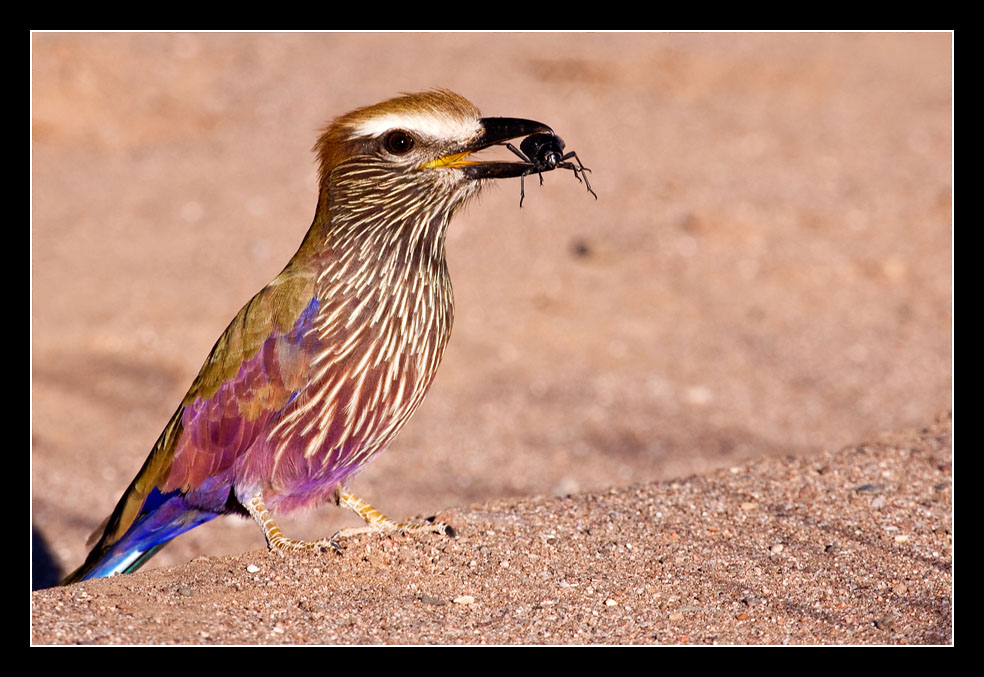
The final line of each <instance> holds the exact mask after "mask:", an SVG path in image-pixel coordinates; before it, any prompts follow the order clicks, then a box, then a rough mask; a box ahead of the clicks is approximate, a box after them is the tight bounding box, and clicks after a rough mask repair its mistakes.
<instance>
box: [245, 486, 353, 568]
mask: <svg viewBox="0 0 984 677" xmlns="http://www.w3.org/2000/svg"><path fill="white" fill-rule="evenodd" d="M246 509H247V510H248V511H249V514H250V515H252V516H253V519H255V520H256V521H257V523H258V524H259V525H260V528H261V529H263V535H264V536H265V537H266V542H267V546H268V547H269V548H270V550H272V551H274V552H278V553H284V552H287V551H290V550H311V551H314V552H332V551H334V552H336V553H339V554H341V552H342V547H341V546H340V545H339V544H338V541H336V540H335V539H334V538H319V539H318V540H316V541H301V540H297V539H295V538H287V537H286V536H284V534H283V532H282V531H280V527H279V526H277V523H276V522H274V521H273V518H272V517H271V516H270V512H269V511H268V510H267V507H266V505H264V503H263V493H262V492H260V491H258V492H256V495H255V496H253V498H251V499H250V501H249V503H247V504H246Z"/></svg>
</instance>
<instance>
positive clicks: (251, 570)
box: [246, 564, 260, 574]
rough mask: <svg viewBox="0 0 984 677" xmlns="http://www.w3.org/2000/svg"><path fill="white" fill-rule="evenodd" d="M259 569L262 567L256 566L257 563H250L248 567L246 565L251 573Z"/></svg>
mask: <svg viewBox="0 0 984 677" xmlns="http://www.w3.org/2000/svg"><path fill="white" fill-rule="evenodd" d="M259 570H260V567H258V566H256V565H255V564H250V565H249V566H248V567H246V571H248V572H249V573H251V574H255V573H256V572H257V571H259Z"/></svg>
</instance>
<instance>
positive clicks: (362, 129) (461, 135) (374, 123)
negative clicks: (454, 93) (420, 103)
mask: <svg viewBox="0 0 984 677" xmlns="http://www.w3.org/2000/svg"><path fill="white" fill-rule="evenodd" d="M351 129H352V135H353V136H370V137H377V136H379V135H381V134H382V133H383V132H386V131H388V130H390V129H405V130H407V131H409V132H417V133H418V134H421V135H422V136H426V137H430V138H432V139H449V138H450V139H462V140H464V139H470V138H472V137H474V136H478V135H479V134H480V133H481V131H482V127H481V125H480V124H479V123H478V120H477V119H474V118H472V119H468V118H462V117H459V116H455V115H438V114H435V113H432V112H430V111H419V112H417V111H415V112H407V113H385V114H383V115H375V116H373V117H370V118H367V119H365V120H361V121H360V122H358V123H356V124H354V125H352V128H351Z"/></svg>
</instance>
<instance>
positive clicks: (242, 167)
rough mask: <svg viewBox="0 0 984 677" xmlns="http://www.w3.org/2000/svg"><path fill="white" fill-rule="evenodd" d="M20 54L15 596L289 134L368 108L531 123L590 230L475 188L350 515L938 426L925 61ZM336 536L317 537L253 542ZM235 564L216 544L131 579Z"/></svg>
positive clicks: (562, 489)
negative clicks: (428, 338)
mask: <svg viewBox="0 0 984 677" xmlns="http://www.w3.org/2000/svg"><path fill="white" fill-rule="evenodd" d="M32 42H33V46H32V58H33V64H32V77H33V81H32V105H33V110H32V122H33V140H32V141H33V143H32V151H33V158H32V160H33V167H32V189H33V193H32V217H33V219H32V221H33V222H32V226H31V233H32V251H31V255H32V267H33V269H32V319H33V327H32V350H33V355H32V377H33V379H32V407H33V411H32V419H31V426H32V449H31V459H32V474H31V482H32V527H33V535H34V539H33V544H32V545H33V552H34V559H33V564H34V567H33V583H34V586H35V587H44V586H46V585H51V584H52V583H53V582H54V581H56V580H57V577H58V575H60V574H61V573H64V572H65V571H67V570H69V569H71V568H74V567H75V566H77V565H78V563H79V562H80V561H81V560H82V559H83V557H84V555H85V553H86V548H85V540H86V537H87V536H88V534H89V532H91V531H92V529H94V528H95V527H96V526H97V525H98V524H99V523H100V522H101V520H102V519H103V518H104V517H105V516H106V515H107V514H109V512H110V511H111V510H112V508H113V506H114V505H115V503H116V501H117V499H118V498H119V496H120V494H121V493H122V491H123V489H124V488H125V487H126V485H127V484H128V483H129V481H130V480H131V478H132V477H133V475H134V474H135V473H136V471H137V470H138V469H139V467H140V465H141V463H142V462H143V460H144V458H145V457H146V454H147V453H148V451H149V450H150V448H151V446H152V445H153V443H154V440H155V439H156V438H157V436H158V434H159V433H160V431H161V429H162V427H163V425H164V424H165V422H166V421H167V419H168V417H169V416H170V415H171V413H172V412H173V411H174V408H175V407H176V406H177V403H178V402H179V400H180V398H181V397H182V396H183V394H184V392H185V390H186V389H187V387H188V385H189V384H190V382H191V380H192V379H193V378H194V376H195V374H196V373H197V371H198V369H199V367H200V366H201V363H202V361H203V359H204V357H205V356H206V354H207V353H208V350H209V349H210V348H211V346H212V344H213V342H214V341H215V339H216V338H217V336H218V335H219V333H220V332H221V331H222V330H223V329H224V327H225V326H226V324H227V323H228V321H229V320H230V319H231V318H232V316H233V315H234V314H235V313H236V311H237V310H238V309H239V307H240V306H241V305H242V304H243V303H244V302H245V301H247V300H248V299H249V298H250V296H251V295H252V294H253V293H255V292H256V291H257V290H259V289H260V288H261V287H262V286H263V285H264V284H265V283H266V282H268V281H269V280H270V279H271V278H272V277H273V276H274V275H276V274H277V273H278V272H279V271H280V269H281V268H282V266H283V265H284V263H286V261H287V260H288V259H289V257H290V256H291V254H292V253H293V252H294V250H295V249H296V247H297V245H298V244H299V242H300V240H301V238H302V236H303V235H304V233H305V231H306V230H307V227H308V226H309V224H310V221H311V218H312V216H313V213H314V203H315V196H316V172H317V169H316V166H315V164H314V156H313V154H312V153H311V152H310V148H311V146H312V145H313V143H314V141H315V138H316V136H317V133H318V130H319V129H320V128H322V127H323V126H324V125H325V124H326V123H327V121H328V120H330V119H331V118H332V117H333V116H335V115H338V114H341V113H344V112H346V111H348V110H350V109H352V108H354V107H357V106H361V105H365V104H369V103H374V102H377V101H380V100H382V99H385V98H388V97H390V96H393V95H395V94H397V93H399V92H406V91H417V90H421V89H427V88H430V87H446V88H450V89H453V90H455V91H457V92H459V93H461V94H463V95H464V96H466V97H467V98H469V99H470V100H472V101H473V102H474V103H475V104H476V105H478V106H479V107H480V108H481V110H482V112H483V113H484V114H485V115H502V116H515V117H527V118H532V119H536V120H540V121H543V122H545V123H547V124H549V125H551V126H552V127H553V128H554V129H555V130H556V131H557V133H558V134H559V135H561V136H562V137H563V138H564V139H565V140H566V142H567V145H568V149H573V150H576V151H577V153H578V155H579V156H580V158H581V159H582V161H583V162H584V164H585V165H586V166H588V167H590V168H591V170H592V174H591V183H592V186H593V187H594V189H595V191H596V192H597V194H598V197H599V199H598V200H597V201H596V200H594V199H593V198H592V197H591V196H590V195H588V194H587V193H586V192H585V190H584V188H583V186H582V185H580V184H578V183H577V181H576V180H575V179H574V178H573V176H571V175H570V173H568V172H554V173H552V174H548V175H545V177H544V178H545V181H544V185H543V186H542V187H540V186H538V185H536V181H530V182H527V187H526V200H525V203H524V206H523V208H522V209H520V208H519V205H518V202H519V182H518V181H507V182H499V184H498V185H497V186H495V187H493V188H491V189H490V190H487V191H486V192H485V193H484V194H483V196H482V198H481V199H480V200H479V201H478V202H477V203H475V204H473V205H472V206H471V207H470V208H469V209H467V210H466V211H465V212H464V213H462V214H461V215H460V216H459V217H458V218H457V220H456V221H455V223H454V224H453V225H452V229H451V232H450V234H449V242H448V250H449V251H448V258H449V265H450V268H451V272H452V277H453V280H454V285H455V299H456V318H455V331H454V335H453V337H452V339H451V344H450V347H449V348H448V352H447V354H446V356H445V360H444V364H443V366H442V369H441V372H440V373H439V375H438V377H437V380H436V382H435V385H434V387H433V389H432V390H431V393H430V395H429V396H428V399H427V401H426V402H425V403H424V405H423V406H422V407H421V409H420V410H419V412H418V413H417V415H416V416H415V418H414V419H413V420H412V422H411V423H410V425H409V426H408V427H407V428H406V429H405V431H404V432H403V433H402V434H401V436H400V438H399V439H398V440H397V441H396V443H395V444H394V445H393V446H392V447H391V448H390V449H389V450H388V451H387V452H386V453H385V454H383V455H382V456H380V457H379V459H378V460H377V461H375V462H374V463H373V464H372V465H371V466H369V468H368V469H367V470H366V471H364V472H363V473H362V474H361V475H360V476H359V477H358V478H357V479H356V481H355V482H354V484H353V485H352V488H353V489H354V490H355V491H356V492H357V493H358V494H359V495H361V496H363V497H364V498H366V499H368V500H370V501H371V502H372V503H373V504H374V505H376V507H378V508H380V509H382V510H384V511H385V512H387V513H389V514H391V515H393V516H395V517H399V518H404V517H410V516H413V515H431V514H434V513H435V512H438V511H442V510H445V509H448V508H452V507H454V506H467V505H477V504H484V503H487V502H490V501H498V500H519V499H522V498H524V497H534V496H542V497H550V496H557V497H562V496H566V495H568V494H579V495H580V494H583V493H584V492H589V493H597V492H604V491H605V490H606V489H608V488H610V487H621V488H627V487H631V486H635V485H639V484H641V483H646V482H653V481H663V480H671V479H674V478H684V477H687V476H690V475H694V474H701V475H706V474H707V473H713V472H714V471H716V470H719V469H727V468H733V467H737V466H739V465H740V464H742V463H746V462H749V461H750V460H751V459H756V458H760V457H773V458H779V457H788V456H796V457H800V458H810V457H812V456H813V455H816V454H818V453H820V452H822V451H824V450H827V451H832V450H837V449H840V448H841V447H843V446H845V445H851V444H856V443H861V442H863V441H864V440H869V439H872V438H874V436H875V435H876V434H877V433H880V432H883V431H891V430H901V429H906V428H913V427H915V428H919V427H921V426H925V425H927V424H929V423H930V422H932V421H933V420H934V418H935V417H936V415H937V414H938V412H941V411H945V410H948V409H950V408H952V312H953V306H952V242H953V241H952V212H951V209H952V152H953V147H952V112H953V111H952V96H953V92H952V75H953V71H952V36H951V35H950V34H945V33H942V34H941V33H931V34H661V33H646V34H610V33H598V34H594V33H592V34H562V33H561V34H509V33H502V34H371V33H367V34H70V33H67V34H35V35H34V36H33V38H32ZM945 455H946V454H944V456H945ZM790 462H792V461H790ZM937 465H938V464H937ZM945 470H946V469H945ZM945 512H946V510H944V513H945ZM465 521H466V522H467V520H465ZM355 523H356V522H355V521H354V519H353V518H352V517H350V516H346V515H344V514H343V513H341V512H340V511H337V510H335V509H334V508H331V507H326V508H325V509H323V510H321V511H318V512H317V513H315V514H312V515H308V516H300V517H297V518H291V519H287V520H284V521H283V526H285V531H287V533H289V534H290V535H293V536H296V537H320V536H324V535H328V534H330V533H332V532H333V531H334V530H335V529H336V528H338V527H339V526H343V525H347V524H355ZM401 547H403V546H401ZM407 547H408V548H410V549H411V550H412V545H410V546H407ZM262 548H263V538H262V534H261V533H260V531H259V529H258V528H256V526H255V525H254V524H252V523H251V522H249V521H246V520H237V519H220V520H216V521H214V522H213V523H211V524H208V525H206V526H204V527H200V528H198V529H196V530H194V531H192V532H190V533H188V534H186V535H184V536H182V537H180V538H179V539H177V540H176V541H175V542H174V543H173V544H171V545H170V546H169V547H168V548H167V549H165V550H164V551H162V552H161V553H160V554H159V555H158V556H157V557H155V558H154V559H153V560H152V561H151V562H150V564H149V565H148V567H147V568H148V569H149V568H152V567H153V568H156V567H163V566H171V565H175V564H181V563H186V562H188V561H189V560H191V559H193V558H195V557H196V556H198V555H208V556H217V555H225V554H239V553H244V552H247V551H257V550H260V549H262ZM141 575H142V574H141ZM106 584H117V581H109V582H106ZM129 584H130V585H133V584H134V583H133V582H132V581H131V582H130V583H129ZM44 595H45V593H36V595H35V605H42V604H43V603H44V600H48V599H50V598H48V597H45V596H44ZM34 639H35V641H39V642H44V641H46V640H45V639H44V638H43V637H39V636H35V637H34ZM664 639H665V638H664ZM48 641H51V639H50V637H49V638H48ZM162 641H166V640H163V639H162ZM174 641H181V640H174ZM217 641H221V640H217ZM240 641H244V640H240ZM285 641H289V638H288V639H287V640H285ZM298 641H301V640H298ZM305 641H310V640H305ZM332 641H337V642H345V641H346V638H345V636H344V635H342V636H340V637H338V638H336V639H334V640H332ZM351 641H357V640H355V639H352V640H351ZM396 641H399V640H396ZM402 641H404V642H406V641H407V639H406V638H403V640H402ZM525 641H530V640H529V639H526V640H525ZM545 641H549V640H545ZM557 641H575V640H574V639H571V638H569V639H568V640H557ZM597 641H607V640H597ZM612 641H618V640H617V639H615V640H612ZM656 641H659V640H656ZM803 641H811V640H809V639H804V640H803ZM817 641H819V640H817ZM845 641H849V640H845ZM923 641H932V640H923ZM936 641H940V640H936Z"/></svg>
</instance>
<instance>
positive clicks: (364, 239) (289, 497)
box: [61, 89, 553, 585]
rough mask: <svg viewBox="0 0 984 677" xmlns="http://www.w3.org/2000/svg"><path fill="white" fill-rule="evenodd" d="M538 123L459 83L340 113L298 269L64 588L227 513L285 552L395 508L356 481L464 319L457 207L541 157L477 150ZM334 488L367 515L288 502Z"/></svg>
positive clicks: (193, 397)
mask: <svg viewBox="0 0 984 677" xmlns="http://www.w3.org/2000/svg"><path fill="white" fill-rule="evenodd" d="M531 134H553V131H552V130H551V129H550V128H549V127H548V126H547V125H545V124H543V123H541V122H536V121H533V120H527V119H523V118H509V117H482V115H481V113H480V112H479V109H478V108H477V107H476V106H475V105H474V104H472V103H471V102H470V101H468V100H467V99H466V98H464V97H463V96H461V95H459V94H456V93H455V92H452V91H450V90H447V89H433V90H427V91H423V92H417V93H408V94H402V95H400V96H397V97H395V98H391V99H389V100H386V101H383V102H381V103H377V104H375V105H370V106H365V107H361V108H357V109H355V110H353V111H351V112H349V113H346V114H344V115H342V116H340V117H337V118H335V119H334V120H333V121H332V122H331V123H330V124H329V125H328V126H327V127H326V128H325V129H324V130H323V131H322V133H321V135H320V137H319V139H318V141H317V143H316V145H315V147H314V149H313V150H314V151H315V153H316V155H317V160H318V163H319V172H318V201H317V205H316V208H315V214H314V219H313V222H312V223H311V226H310V228H309V229H308V231H307V233H306V235H305V236H304V238H303V239H302V241H301V244H300V246H299V248H298V249H297V252H296V253H295V254H294V255H293V257H292V258H291V259H290V260H289V262H288V263H287V265H286V266H285V267H284V269H283V270H282V271H281V272H280V274H279V275H277V276H276V277H275V278H274V279H273V280H272V281H271V282H270V283H269V284H268V285H266V286H265V287H264V288H263V289H262V290H260V291H259V293H257V294H256V295H255V296H253V298H252V299H250V301H249V302H248V303H246V305H245V306H243V308H242V309H241V310H240V311H239V313H238V314H237V315H236V316H235V317H234V318H233V320H232V322H231V323H230V324H229V326H228V327H227V328H226V329H225V331H224V332H223V333H222V334H221V336H220V337H219V338H218V340H217V341H216V342H215V345H214V347H213V348H212V350H211V352H210V353H209V355H208V357H207V358H206V359H205V362H204V364H203V366H202V367H201V370H200V371H199V372H198V375H197V377H196V378H195V379H194V381H193V382H192V384H191V387H190V388H189V389H188V392H187V394H186V395H185V396H184V398H183V399H182V400H181V403H180V404H179V405H178V407H177V410H176V411H175V412H174V414H173V415H172V416H171V418H170V420H169V421H168V422H167V424H166V425H165V426H164V430H163V431H162V432H161V434H160V436H159V437H158V439H157V441H156V443H155V444H154V446H153V448H152V450H151V452H150V454H149V456H148V457H147V459H146V461H145V462H144V464H143V466H142V467H141V468H140V471H139V472H138V473H137V475H136V477H135V478H134V479H133V481H132V482H130V485H129V486H128V487H127V489H126V491H125V492H124V493H123V495H122V497H121V498H120V499H119V501H118V503H117V504H116V508H115V509H114V510H113V512H112V514H111V515H110V516H109V517H108V518H106V520H105V521H104V522H103V523H102V524H101V525H100V527H98V528H97V529H96V531H95V532H94V533H93V535H92V536H91V537H90V541H89V545H91V546H92V548H91V551H90V552H89V554H88V556H87V557H86V559H85V561H84V562H83V563H82V565H81V566H80V567H79V568H78V569H76V570H75V571H73V572H72V573H70V574H69V575H68V576H66V577H65V579H64V580H63V581H62V582H61V584H62V585H67V584H70V583H74V582H78V581H83V580H88V579H91V578H99V577H105V576H112V575H116V574H123V573H132V572H134V571H136V570H137V569H138V568H140V567H141V566H142V565H143V564H144V563H146V562H147V560H148V559H150V558H151V557H152V556H153V555H154V554H155V553H157V552H158V551H159V550H160V549H161V548H162V547H164V546H165V545H166V544H167V543H168V542H170V541H171V540H172V539H174V538H176V537H177V536H179V535H181V534H182V533H185V532H187V531H189V530H190V529H194V528H195V527H197V526H199V525H201V524H204V523H206V522H208V521H210V520H212V519H214V518H216V517H218V516H220V515H227V514H237V515H241V516H244V517H252V518H253V519H254V520H255V521H256V522H257V523H258V524H259V526H260V527H261V529H262V531H263V534H264V537H265V539H266V543H267V546H268V548H269V549H270V550H272V551H281V552H286V551H292V550H314V551H321V552H326V551H328V549H329V548H334V549H336V550H338V538H340V537H344V536H350V535H353V534H356V533H364V532H367V531H375V530H399V531H403V532H409V533H416V532H429V531H432V532H437V533H441V534H446V535H448V536H454V535H455V532H454V529H453V527H452V526H450V525H447V524H444V523H442V522H433V521H432V522H424V523H422V524H409V523H408V524H404V523H400V522H396V521H394V520H392V519H390V518H389V517H386V516H385V515H384V514H383V513H381V512H379V511H378V510H376V509H375V508H373V507H372V506H371V505H370V504H369V503H367V502H365V501H363V500H362V499H361V498H359V497H357V496H355V495H354V494H352V493H350V492H349V491H348V490H347V488H346V487H347V483H348V482H349V481H350V480H351V479H352V478H353V476H354V475H355V474H356V473H358V472H359V471H360V470H362V469H363V468H364V467H365V465H366V463H367V462H368V461H369V460H370V459H372V458H373V457H374V456H376V454H378V453H380V452H381V451H383V450H384V449H385V448H386V447H387V446H388V445H389V444H390V443H391V442H392V441H393V439H394V438H395V437H396V435H397V434H398V433H399V432H400V430H401V429H402V428H403V427H404V426H405V425H406V423H407V422H408V420H409V419H410V417H411V416H412V415H413V413H414V412H415V411H416V409H417V408H418V407H419V406H420V404H421V402H422V401H423V399H424V396H425V395H426V394H427V392H428V390H429V388H430V386H431V384H432V382H433V380H434V376H435V374H436V373H437V369H438V365H439V364H440V363H441V358H442V356H443V355H444V351H445V348H446V347H447V344H448V339H449V337H450V335H451V326H452V323H453V319H454V299H453V293H452V287H451V278H450V276H449V274H448V266H447V261H446V257H445V239H446V234H447V230H448V226H449V224H450V222H451V220H452V217H453V216H454V215H455V214H456V213H457V212H458V211H459V210H460V209H461V208H462V206H464V205H465V204H466V203H468V202H469V201H470V200H471V199H473V198H474V197H475V196H476V195H478V194H479V192H480V190H481V189H482V187H483V186H485V185H488V184H489V183H490V182H492V180H494V179H503V178H511V177H521V176H525V175H526V174H529V173H530V165H529V163H523V162H503V161H494V160H488V161H479V160H475V159H473V158H472V157H471V156H472V153H475V152H477V151H480V150H483V149H486V148H489V147H490V146H495V145H502V144H505V143H506V142H507V141H509V140H510V139H518V138H520V137H526V136H529V135H531ZM329 503H334V504H335V505H337V506H339V507H342V508H346V509H350V510H353V511H354V512H356V513H357V514H358V515H359V516H360V517H361V518H362V519H363V520H364V521H365V526H364V527H358V528H353V529H347V530H342V531H341V532H337V533H336V534H334V535H333V537H331V538H322V539H319V540H314V541H302V540H295V539H292V538H288V537H287V536H285V535H284V534H283V532H282V531H281V530H280V528H279V527H278V526H277V523H276V521H275V519H274V515H283V514H290V513H292V512H295V511H299V510H307V509H311V508H316V507H318V506H321V505H324V504H329Z"/></svg>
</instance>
